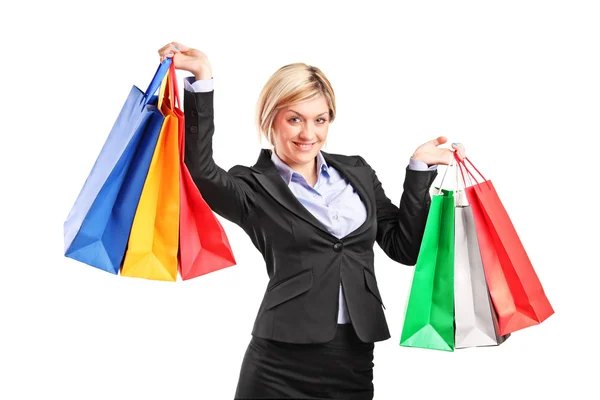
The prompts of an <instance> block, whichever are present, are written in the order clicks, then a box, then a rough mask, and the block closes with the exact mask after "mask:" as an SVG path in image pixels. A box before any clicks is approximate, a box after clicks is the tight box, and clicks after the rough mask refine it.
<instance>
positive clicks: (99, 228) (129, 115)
mask: <svg viewBox="0 0 600 400" xmlns="http://www.w3.org/2000/svg"><path fill="white" fill-rule="evenodd" d="M171 62H172V60H171V59H170V58H167V59H165V61H163V62H162V63H161V64H160V65H159V67H158V69H157V71H156V73H155V75H154V77H153V79H152V81H151V82H150V85H149V87H148V90H147V91H146V92H143V91H141V90H140V89H139V88H138V87H137V86H133V87H132V88H131V91H130V92H129V95H128V97H127V99H126V101H125V104H124V105H123V107H122V109H121V111H120V113H119V116H118V117H117V120H116V122H115V123H114V125H113V127H112V130H111V131H110V133H109V135H108V138H107V140H106V142H105V144H104V146H103V147H102V150H101V151H100V154H99V156H98V158H97V159H96V162H95V163H94V166H93V168H92V171H91V172H90V174H89V176H88V177H87V179H86V181H85V183H84V185H83V188H82V189H81V192H80V193H79V196H78V197H77V199H76V201H75V204H74V205H73V207H72V209H71V211H70V212H69V215H68V216H67V219H66V221H65V223H64V242H65V248H64V251H65V256H66V257H69V258H72V259H74V260H77V261H80V262H83V263H85V264H88V265H91V266H93V267H96V268H99V269H102V270H104V271H107V272H110V273H113V274H118V273H119V269H120V266H121V262H122V260H123V256H124V254H125V250H126V247H127V241H128V238H129V232H130V231H131V225H132V223H133V217H134V215H135V211H136V208H137V204H138V201H139V198H140V195H141V193H142V188H143V186H144V182H145V179H146V175H147V173H148V168H149V166H150V161H151V160H152V155H153V154H154V148H155V147H156V143H157V140H158V136H159V133H160V130H161V127H162V124H163V121H164V116H163V115H162V113H161V112H160V110H159V109H158V108H157V100H158V97H157V96H156V95H155V92H156V90H157V89H158V88H159V87H160V84H161V82H162V80H163V79H164V78H165V76H166V74H167V72H168V71H169V66H170V64H171Z"/></svg>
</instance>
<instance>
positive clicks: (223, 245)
mask: <svg viewBox="0 0 600 400" xmlns="http://www.w3.org/2000/svg"><path fill="white" fill-rule="evenodd" d="M174 88H175V99H176V101H177V104H176V106H175V108H174V109H175V113H176V114H177V116H178V118H179V121H180V124H179V129H180V130H179V154H180V167H179V168H180V175H179V176H180V178H181V182H180V188H181V195H180V200H181V207H180V226H179V229H180V235H179V237H180V244H179V261H180V262H179V272H180V275H181V278H182V279H183V280H188V279H192V278H195V277H198V276H201V275H205V274H208V273H210V272H214V271H218V270H221V269H223V268H227V267H230V266H233V265H236V260H235V257H234V255H233V251H232V250H231V246H230V244H229V239H228V238H227V235H226V233H225V230H224V229H223V227H222V225H221V223H220V222H219V220H218V219H217V217H216V215H215V214H214V212H213V211H212V210H211V208H210V207H209V206H208V204H207V203H206V201H204V198H203V197H202V194H201V193H200V191H199V190H198V187H197V186H196V184H195V183H194V180H193V179H192V175H191V174H190V171H189V169H188V167H187V165H186V164H185V132H184V127H185V126H184V123H183V120H184V118H183V112H182V111H181V109H180V108H179V101H180V100H179V90H178V86H177V85H176V83H174Z"/></svg>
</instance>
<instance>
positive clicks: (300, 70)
mask: <svg viewBox="0 0 600 400" xmlns="http://www.w3.org/2000/svg"><path fill="white" fill-rule="evenodd" d="M320 95H322V96H324V97H325V100H326V101H327V104H328V106H329V121H330V123H331V122H333V120H334V119H335V93H334V91H333V88H332V87H331V83H329V80H328V79H327V77H326V76H325V74H323V72H322V71H321V70H320V69H319V68H317V67H313V66H311V65H307V64H305V63H293V64H288V65H285V66H283V67H281V68H279V69H278V70H277V71H275V73H274V74H273V75H271V77H270V78H269V80H268V81H267V83H266V84H265V86H264V87H263V89H262V91H261V92H260V96H259V97H258V101H257V104H256V125H257V128H258V139H259V140H260V139H261V135H262V136H264V137H265V138H266V139H267V140H268V142H269V143H270V144H271V146H275V144H274V141H273V125H274V123H275V117H276V116H277V112H278V111H279V110H281V109H283V108H286V107H289V106H291V105H293V104H297V103H300V102H302V101H306V100H311V99H313V98H316V97H318V96H320Z"/></svg>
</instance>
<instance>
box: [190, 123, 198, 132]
mask: <svg viewBox="0 0 600 400" xmlns="http://www.w3.org/2000/svg"><path fill="white" fill-rule="evenodd" d="M190 132H192V133H198V127H197V126H195V125H192V126H190Z"/></svg>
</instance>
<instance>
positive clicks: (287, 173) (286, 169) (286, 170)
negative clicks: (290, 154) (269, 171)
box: [271, 151, 329, 185]
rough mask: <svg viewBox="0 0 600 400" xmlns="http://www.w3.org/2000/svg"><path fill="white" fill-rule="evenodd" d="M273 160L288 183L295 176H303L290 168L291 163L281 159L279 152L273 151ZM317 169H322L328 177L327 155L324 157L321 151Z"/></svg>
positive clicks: (318, 155)
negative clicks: (288, 163)
mask: <svg viewBox="0 0 600 400" xmlns="http://www.w3.org/2000/svg"><path fill="white" fill-rule="evenodd" d="M271 161H273V164H275V168H276V169H277V172H279V175H281V177H282V178H283V180H284V181H285V183H286V185H289V184H290V181H291V180H292V177H293V176H297V177H300V178H302V175H300V174H299V173H297V172H296V171H294V170H293V169H292V168H290V166H289V165H287V164H286V163H284V162H283V161H281V159H280V158H279V157H278V156H277V154H275V152H274V151H272V152H271ZM317 171H320V172H321V173H323V174H324V175H325V176H326V177H329V166H328V165H327V161H325V157H323V154H322V153H321V152H320V151H319V152H318V153H317ZM302 179H304V178H302Z"/></svg>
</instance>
